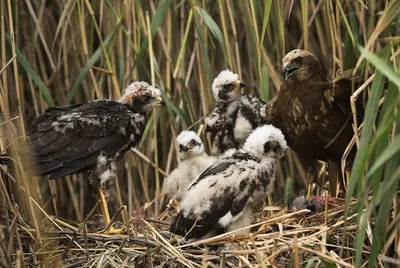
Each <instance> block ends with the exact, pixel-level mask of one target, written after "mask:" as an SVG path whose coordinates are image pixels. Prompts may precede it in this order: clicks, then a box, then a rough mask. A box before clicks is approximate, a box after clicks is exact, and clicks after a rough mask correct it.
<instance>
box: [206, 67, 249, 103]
mask: <svg viewBox="0 0 400 268" xmlns="http://www.w3.org/2000/svg"><path fill="white" fill-rule="evenodd" d="M243 87H246V85H245V84H243V83H242V82H241V81H240V80H239V76H238V75H237V74H235V73H232V72H231V71H229V70H228V69H227V70H224V71H222V72H220V73H219V75H218V76H217V77H216V78H215V79H214V82H213V84H212V91H213V93H214V98H215V100H216V101H217V102H230V101H232V100H234V99H237V98H238V97H239V96H240V88H243Z"/></svg>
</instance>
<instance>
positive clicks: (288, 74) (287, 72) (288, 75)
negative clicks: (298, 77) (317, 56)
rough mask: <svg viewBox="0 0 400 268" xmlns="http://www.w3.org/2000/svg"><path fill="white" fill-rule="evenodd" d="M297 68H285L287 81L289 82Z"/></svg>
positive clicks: (284, 72)
mask: <svg viewBox="0 0 400 268" xmlns="http://www.w3.org/2000/svg"><path fill="white" fill-rule="evenodd" d="M297 69H298V68H297V67H291V66H290V65H288V66H285V67H283V70H282V72H283V74H284V76H285V80H288V79H289V77H290V76H291V75H292V74H293V73H294V72H295V71H296V70H297Z"/></svg>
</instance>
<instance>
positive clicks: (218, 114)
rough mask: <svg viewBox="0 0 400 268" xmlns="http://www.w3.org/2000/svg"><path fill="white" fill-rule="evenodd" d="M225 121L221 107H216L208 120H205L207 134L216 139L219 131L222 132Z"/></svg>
mask: <svg viewBox="0 0 400 268" xmlns="http://www.w3.org/2000/svg"><path fill="white" fill-rule="evenodd" d="M223 124H224V119H223V116H222V111H221V109H220V107H216V108H215V109H214V110H213V111H212V112H211V113H210V114H209V115H208V116H207V117H206V118H205V125H206V127H205V130H204V131H205V133H206V134H208V135H211V137H212V138H213V137H215V135H216V134H217V133H218V131H221V128H222V125H223Z"/></svg>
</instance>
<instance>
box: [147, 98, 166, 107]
mask: <svg viewBox="0 0 400 268" xmlns="http://www.w3.org/2000/svg"><path fill="white" fill-rule="evenodd" d="M150 105H151V106H153V107H161V106H162V107H165V102H164V100H163V99H162V98H161V97H160V96H157V98H155V99H154V101H153V102H152V103H151V104H150Z"/></svg>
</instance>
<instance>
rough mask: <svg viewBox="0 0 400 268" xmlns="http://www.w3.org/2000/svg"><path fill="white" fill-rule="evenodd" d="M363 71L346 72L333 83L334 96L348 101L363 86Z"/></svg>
mask: <svg viewBox="0 0 400 268" xmlns="http://www.w3.org/2000/svg"><path fill="white" fill-rule="evenodd" d="M362 72H363V71H362V70H357V72H355V73H354V70H352V69H350V70H346V71H344V72H343V73H341V74H340V75H338V76H337V77H336V78H335V79H334V80H333V81H332V88H333V96H334V98H340V99H345V100H348V99H349V98H350V96H351V94H352V93H353V92H354V90H356V89H357V88H358V87H360V86H361V84H362Z"/></svg>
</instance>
